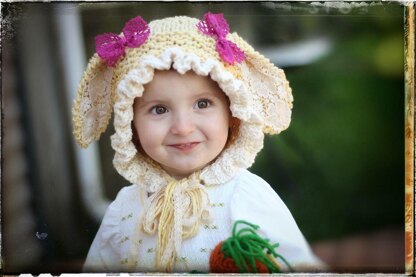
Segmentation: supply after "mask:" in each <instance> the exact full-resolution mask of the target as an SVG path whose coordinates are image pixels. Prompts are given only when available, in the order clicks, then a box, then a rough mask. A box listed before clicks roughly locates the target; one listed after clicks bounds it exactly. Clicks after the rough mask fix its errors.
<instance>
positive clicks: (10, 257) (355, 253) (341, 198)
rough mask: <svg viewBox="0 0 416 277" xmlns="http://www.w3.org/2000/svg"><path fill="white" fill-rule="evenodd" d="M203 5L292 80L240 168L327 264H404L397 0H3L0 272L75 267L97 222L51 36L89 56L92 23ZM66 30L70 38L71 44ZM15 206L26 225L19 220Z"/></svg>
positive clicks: (106, 178)
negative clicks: (274, 131)
mask: <svg viewBox="0 0 416 277" xmlns="http://www.w3.org/2000/svg"><path fill="white" fill-rule="evenodd" d="M207 11H211V12H213V13H218V12H221V13H224V15H225V18H226V19H227V21H228V22H229V24H230V29H231V30H232V31H235V32H237V33H239V34H240V35H241V36H242V37H244V38H245V39H246V40H247V41H248V42H250V43H251V44H252V45H253V46H254V47H255V48H256V50H258V51H259V52H262V53H264V54H265V55H266V56H267V57H269V58H270V59H271V60H272V61H273V62H274V63H276V65H278V66H279V67H281V68H283V69H284V70H285V73H286V75H287V78H288V80H289V82H290V85H291V87H292V90H293V96H294V107H293V114H292V123H291V125H290V127H289V128H288V129H287V130H286V131H284V132H282V133H281V134H280V135H278V136H267V137H266V139H265V141H264V149H263V150H262V151H261V153H260V154H259V155H258V156H257V159H256V162H255V164H254V165H253V166H252V168H251V169H250V170H251V171H252V172H254V173H256V174H258V175H260V176H261V177H263V178H264V179H265V180H266V181H268V182H269V183H270V184H271V185H272V186H273V188H274V189H275V190H276V192H277V193H278V194H279V196H280V197H281V198H282V199H283V200H284V202H285V203H286V204H287V206H288V207H289V209H290V211H291V212H292V214H293V216H294V217H295V219H296V221H297V223H298V225H299V227H300V229H301V230H302V232H303V233H304V235H305V237H306V239H307V240H308V241H309V242H310V243H311V245H312V249H313V250H314V251H315V253H316V254H317V255H318V256H319V257H320V258H321V259H323V260H324V261H325V262H326V263H328V265H330V266H332V267H333V268H334V270H335V271H337V272H357V271H359V272H368V271H370V272H402V271H403V270H404V99H405V97H404V71H403V68H404V49H403V47H404V11H405V9H404V7H403V6H402V5H401V4H399V3H377V2H368V3H349V4H344V3H340V2H338V4H332V3H330V2H313V3H302V2H239V3H236V2H228V3H227V2H198V3H191V2H134V3H133V2H124V3H116V2H108V3H92V2H86V3H6V4H3V5H2V14H3V18H4V20H3V21H2V27H3V28H2V38H3V39H2V79H3V82H2V91H3V107H4V120H3V122H4V126H5V127H4V128H5V130H7V132H5V137H4V145H3V149H4V150H3V159H4V163H3V165H2V170H4V176H5V178H4V180H3V182H2V200H4V201H2V222H3V224H2V234H3V235H2V245H3V247H2V258H3V269H4V272H7V273H19V272H33V273H36V272H38V273H40V272H54V273H61V272H80V270H81V267H82V263H83V260H84V258H85V256H86V254H87V251H88V248H89V246H90V243H91V242H92V239H93V238H94V236H95V233H96V231H97V229H98V226H99V224H100V218H99V217H100V216H97V211H92V210H94V209H91V207H94V205H95V203H88V202H89V201H88V199H89V198H88V197H86V196H85V195H86V193H85V189H86V185H85V184H84V183H83V179H82V178H81V176H82V174H81V172H82V168H81V167H82V165H80V164H79V160H78V159H77V157H78V156H77V155H79V154H77V153H78V152H79V147H78V146H75V144H73V138H72V134H71V132H72V127H71V122H70V112H71V108H70V107H71V101H72V96H71V93H74V91H70V90H71V89H69V88H68V87H71V86H76V83H77V82H78V81H79V79H80V77H81V73H82V72H77V73H75V75H76V78H75V79H76V80H75V81H74V80H69V79H68V77H67V76H68V74H67V73H68V72H69V71H70V70H72V69H70V68H69V66H68V64H67V63H68V57H67V56H66V54H63V53H64V52H65V51H64V50H65V47H64V46H65V45H64V46H62V44H65V43H68V45H70V46H68V47H69V48H70V49H69V50H68V51H69V53H71V54H70V57H69V58H70V59H76V56H78V57H81V59H82V61H83V62H84V63H86V62H87V61H88V58H89V57H90V56H92V55H93V54H94V51H95V50H94V37H95V36H96V35H97V34H102V33H105V32H113V33H118V32H120V30H121V29H122V27H123V25H124V23H125V22H126V20H128V19H130V18H132V17H134V16H137V15H141V16H142V17H143V18H144V19H145V20H147V21H151V20H153V19H157V18H163V17H166V16H174V15H189V16H193V17H197V18H202V15H203V14H204V13H205V12H207ZM74 15H75V17H73V16H74ZM68 18H76V19H77V20H78V21H77V22H78V23H79V26H80V31H79V32H78V33H76V32H75V34H76V37H75V35H74V37H70V39H69V41H66V42H63V41H64V40H63V39H64V38H65V35H66V34H65V33H63V32H62V31H60V30H61V29H60V23H62V22H64V21H65V22H66V20H67V19H68ZM68 24H69V23H68ZM67 26H70V27H69V29H67V30H69V31H72V29H71V28H72V27H71V26H73V25H70V24H69V25H67ZM74 26H76V24H75V25H74ZM72 40H74V41H76V40H80V41H81V51H79V52H76V53H75V52H71V49H76V48H74V46H73V45H72V44H70V43H71V41H72ZM72 51H75V50H72ZM80 52H82V53H80ZM80 54H82V55H80ZM83 69H84V68H82V69H81V70H83ZM77 74H78V75H77ZM65 83H70V84H71V86H67V85H65ZM40 99H42V100H40ZM69 99H70V100H69ZM49 101H50V102H49ZM13 107H16V108H14V109H12V108H13ZM16 110H17V111H16ZM17 123H19V124H18V127H16V124H17ZM14 128H17V129H18V130H19V131H18V132H19V133H20V139H16V136H17V135H15V132H14V131H10V130H14ZM16 132H17V131H16ZM113 132H114V130H113V128H112V124H110V126H109V128H108V130H107V131H106V133H105V134H104V135H103V136H102V139H101V140H100V142H99V143H98V145H97V147H98V153H99V161H100V163H99V168H98V169H99V174H100V175H101V176H102V181H103V182H102V184H101V183H99V184H95V185H96V186H100V187H102V188H103V189H104V196H105V198H106V199H107V200H108V201H111V200H112V199H114V197H115V195H116V194H117V192H118V191H119V190H120V188H122V187H123V186H125V185H128V184H127V182H126V181H125V180H124V179H122V178H121V177H120V176H119V175H118V174H117V173H116V171H115V169H114V168H113V165H112V159H113V155H114V152H113V150H112V149H111V146H110V139H109V136H110V135H112V134H113ZM11 134H13V135H11ZM18 137H19V136H18ZM16 145H19V147H20V148H19V147H17V146H16ZM46 146H47V147H46ZM45 147H46V148H45ZM12 150H13V151H17V150H19V151H20V152H19V153H20V154H19V156H17V155H16V154H15V152H13V151H12ZM77 151H78V152H77ZM82 151H83V150H82ZM16 157H19V159H18V161H19V162H12V161H14V160H16ZM19 164H25V167H23V168H24V170H23V169H22V167H19V166H18V165H19ZM58 169H59V170H58ZM16 172H18V173H20V175H19V176H20V177H19V176H18V177H16V178H15V179H13V178H11V177H10V176H14V175H13V174H15V173H16ZM23 173H24V174H23ZM21 175H24V177H25V179H24V180H25V181H24V182H23V181H22V182H21V183H22V184H21V185H20V183H18V182H17V181H16V180H18V181H19V180H23V179H22V178H23V177H21ZM16 176H17V175H16ZM17 178H20V179H17ZM18 188H20V189H18ZM22 191H25V193H22ZM22 195H24V197H23V196H22ZM14 197H16V198H14ZM86 199H87V200H86ZM18 203H23V204H18ZM101 204H102V203H101ZM97 205H98V204H97ZM22 207H24V208H25V211H26V213H25V215H26V216H27V218H28V219H27V220H26V221H25V222H31V223H30V224H28V225H24V224H23V223H22V220H21V221H19V220H17V219H18V218H23V216H19V217H16V214H19V215H21V214H22V213H21V210H22V209H23V208H22ZM19 209H20V210H19ZM98 214H99V212H98ZM260 216H261V215H260ZM25 218H26V217H25ZM29 218H30V220H29ZM28 226H29V227H28ZM16 230H20V233H19V232H16ZM17 233H18V234H17ZM20 245H23V246H24V247H23V246H22V247H20ZM19 247H20V248H19Z"/></svg>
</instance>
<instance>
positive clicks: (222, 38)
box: [197, 12, 246, 65]
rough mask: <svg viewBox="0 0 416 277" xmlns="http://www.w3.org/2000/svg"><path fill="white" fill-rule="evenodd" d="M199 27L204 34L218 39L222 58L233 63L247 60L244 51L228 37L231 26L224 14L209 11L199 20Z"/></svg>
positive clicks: (218, 50) (219, 52)
mask: <svg viewBox="0 0 416 277" xmlns="http://www.w3.org/2000/svg"><path fill="white" fill-rule="evenodd" d="M197 27H198V29H199V30H200V31H201V32H202V33H203V34H205V35H209V36H212V37H214V39H215V40H216V41H217V44H216V50H217V52H218V54H219V55H220V57H221V59H222V60H224V61H225V62H227V63H229V64H231V65H234V63H235V62H237V63H241V62H242V61H244V60H245V58H246V56H245V54H244V52H243V51H242V50H241V49H240V48H238V46H237V44H235V43H234V42H232V41H229V40H228V39H227V38H226V37H227V35H228V34H229V32H230V27H229V26H228V23H227V21H226V20H225V18H224V15H223V14H221V13H219V14H213V13H210V12H208V13H206V14H204V19H203V20H201V21H199V23H198V24H197Z"/></svg>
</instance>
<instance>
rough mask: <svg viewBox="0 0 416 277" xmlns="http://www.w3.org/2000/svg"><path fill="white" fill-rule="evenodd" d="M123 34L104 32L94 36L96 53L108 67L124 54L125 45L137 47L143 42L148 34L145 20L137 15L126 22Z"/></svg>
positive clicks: (112, 65) (148, 29)
mask: <svg viewBox="0 0 416 277" xmlns="http://www.w3.org/2000/svg"><path fill="white" fill-rule="evenodd" d="M123 35H124V36H119V35H117V34H113V33H105V34H102V35H98V36H96V37H95V49H96V51H97V54H98V56H99V57H100V58H101V59H103V60H104V61H105V62H106V63H107V65H108V66H110V67H114V66H115V65H116V63H117V62H118V60H119V59H120V58H121V57H123V56H124V54H125V49H126V47H129V48H134V47H139V46H141V45H142V44H143V43H145V41H146V40H147V38H148V37H149V35H150V28H149V26H148V25H147V23H146V21H144V20H143V18H141V17H140V16H138V17H135V18H133V19H130V20H129V21H127V22H126V24H125V25H124V28H123Z"/></svg>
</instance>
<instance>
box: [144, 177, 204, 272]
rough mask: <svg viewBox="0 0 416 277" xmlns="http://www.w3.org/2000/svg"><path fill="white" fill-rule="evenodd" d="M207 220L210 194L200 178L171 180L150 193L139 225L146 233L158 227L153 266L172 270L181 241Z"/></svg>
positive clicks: (168, 270)
mask: <svg viewBox="0 0 416 277" xmlns="http://www.w3.org/2000/svg"><path fill="white" fill-rule="evenodd" d="M198 177H199V176H198ZM210 219H211V215H210V202H209V197H208V194H207V192H206V191H205V188H204V186H203V185H201V184H200V183H199V178H196V179H183V180H180V181H177V180H172V181H170V182H169V184H168V185H167V186H165V187H162V188H161V189H160V190H159V191H157V192H156V193H154V194H153V195H152V196H150V197H149V198H148V200H147V202H146V206H145V213H144V218H143V223H142V226H143V230H144V231H145V232H146V233H149V234H154V233H156V230H157V246H156V268H157V269H158V270H160V271H166V272H172V270H173V267H174V264H175V260H176V257H177V256H178V254H179V252H180V249H181V246H182V240H183V239H186V238H190V237H192V236H194V235H195V234H196V233H197V232H198V230H199V226H200V224H201V223H206V222H209V221H210Z"/></svg>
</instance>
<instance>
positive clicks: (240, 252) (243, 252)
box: [221, 220, 293, 273]
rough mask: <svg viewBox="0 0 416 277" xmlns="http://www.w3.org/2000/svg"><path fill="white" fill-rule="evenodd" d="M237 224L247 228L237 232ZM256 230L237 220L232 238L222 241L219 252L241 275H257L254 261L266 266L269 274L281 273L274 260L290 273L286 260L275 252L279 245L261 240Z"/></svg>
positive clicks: (255, 226) (248, 224)
mask: <svg viewBox="0 0 416 277" xmlns="http://www.w3.org/2000/svg"><path fill="white" fill-rule="evenodd" d="M239 224H245V225H247V226H248V227H245V228H241V229H240V230H239V231H237V226H238V225H239ZM258 228H259V226H257V225H254V224H251V223H249V222H246V221H244V220H237V221H236V222H235V223H234V226H233V233H232V236H231V237H230V238H229V239H227V240H226V241H224V243H223V245H222V248H221V252H222V253H223V254H224V256H225V257H227V258H228V257H231V258H232V259H233V260H234V262H235V263H236V265H237V267H238V269H239V271H240V272H241V273H245V272H254V273H258V270H257V267H256V261H257V262H260V263H262V264H263V265H264V266H266V267H267V269H268V271H269V273H281V272H282V270H281V268H280V267H279V265H277V263H276V262H275V261H274V258H278V259H280V260H281V261H282V262H283V263H284V264H285V265H286V266H287V267H288V269H289V270H290V271H293V269H292V267H291V266H290V264H289V263H288V262H287V261H286V259H285V258H284V257H283V256H281V255H280V254H278V253H277V252H276V250H275V249H276V248H277V247H279V244H278V243H276V244H270V243H269V240H268V239H264V238H261V237H260V236H259V235H258V234H257V233H256V230H257V229H258ZM250 269H251V270H250Z"/></svg>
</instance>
